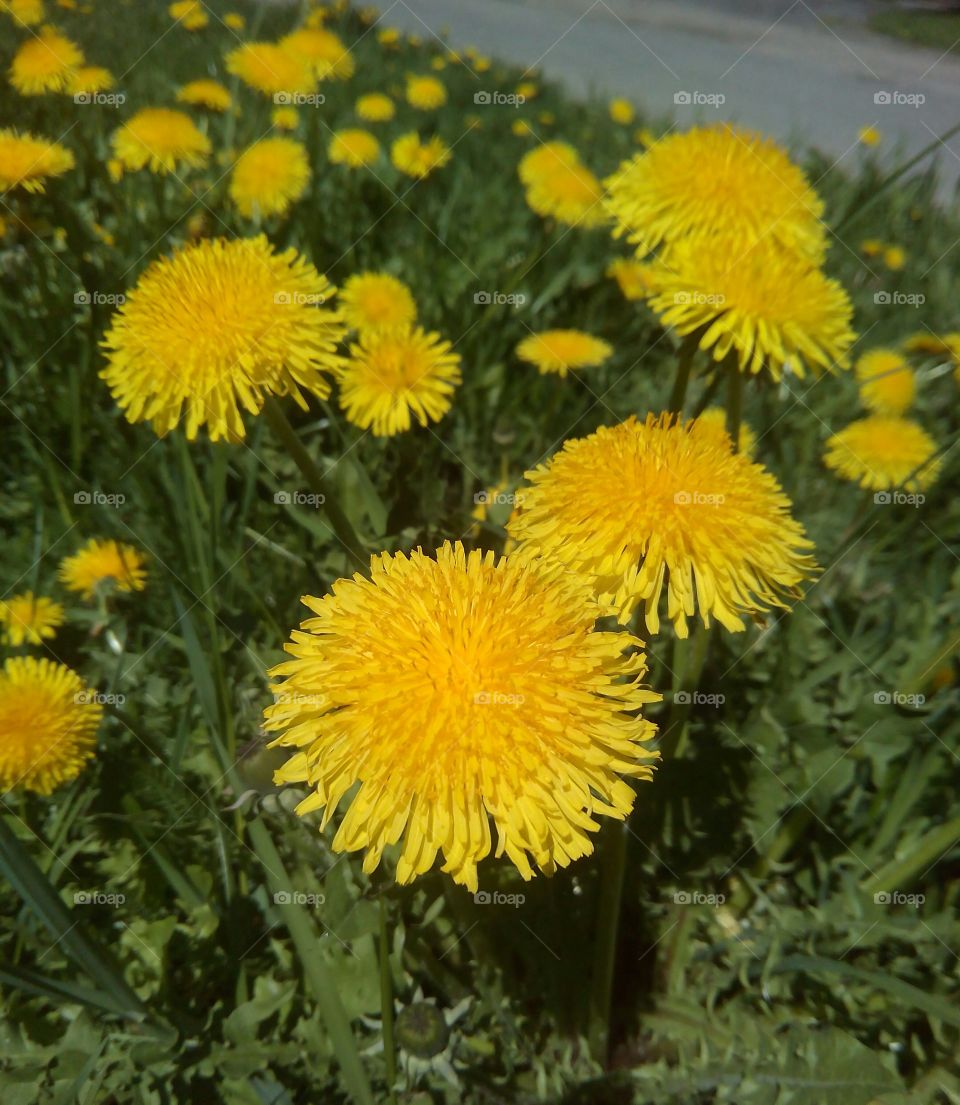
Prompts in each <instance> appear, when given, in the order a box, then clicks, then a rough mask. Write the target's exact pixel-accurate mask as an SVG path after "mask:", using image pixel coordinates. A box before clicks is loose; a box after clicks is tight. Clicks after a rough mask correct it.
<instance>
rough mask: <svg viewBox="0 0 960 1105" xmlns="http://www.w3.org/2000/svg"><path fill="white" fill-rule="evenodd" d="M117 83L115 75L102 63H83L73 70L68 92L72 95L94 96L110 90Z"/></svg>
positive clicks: (68, 82)
mask: <svg viewBox="0 0 960 1105" xmlns="http://www.w3.org/2000/svg"><path fill="white" fill-rule="evenodd" d="M116 83H117V82H116V78H115V77H114V75H113V74H112V73H111V72H110V70H109V69H104V68H103V66H102V65H81V66H80V68H79V69H74V70H73V71H72V72H71V74H70V79H69V80H68V81H67V92H69V93H70V95H71V96H83V95H87V96H93V95H95V94H96V93H97V92H109V91H110V89H111V88H113V87H115V85H116Z"/></svg>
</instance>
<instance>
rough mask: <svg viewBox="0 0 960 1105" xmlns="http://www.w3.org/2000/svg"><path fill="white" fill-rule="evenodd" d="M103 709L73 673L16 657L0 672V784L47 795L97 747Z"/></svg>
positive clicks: (76, 772)
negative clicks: (98, 729)
mask: <svg viewBox="0 0 960 1105" xmlns="http://www.w3.org/2000/svg"><path fill="white" fill-rule="evenodd" d="M102 714H103V707H102V706H101V705H100V703H99V702H98V701H97V698H96V695H95V693H94V692H93V691H91V690H89V689H88V688H87V686H86V685H85V683H84V682H83V680H82V679H81V678H80V676H79V675H77V673H76V672H75V671H72V670H71V669H70V668H68V667H65V666H64V665H63V664H55V663H53V661H51V660H46V659H43V660H36V659H34V658H33V657H32V656H23V657H14V658H11V659H9V660H7V662H6V663H5V664H4V665H3V669H2V670H0V788H2V789H3V790H4V791H11V790H13V789H15V788H16V787H22V788H23V789H24V790H29V791H32V792H33V793H34V794H42V795H46V794H51V793H52V792H53V791H55V790H56V789H57V787H59V786H62V785H63V784H64V783H68V782H70V780H71V779H75V778H76V777H77V776H78V775H79V774H80V772H81V771H82V770H83V767H84V765H85V764H86V763H87V761H88V760H90V759H91V758H92V757H93V755H94V752H95V751H96V747H97V728H98V726H99V725H100V718H101V716H102Z"/></svg>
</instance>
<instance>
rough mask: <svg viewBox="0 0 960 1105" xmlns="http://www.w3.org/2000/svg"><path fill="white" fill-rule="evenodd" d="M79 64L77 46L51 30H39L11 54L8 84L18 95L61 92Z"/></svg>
mask: <svg viewBox="0 0 960 1105" xmlns="http://www.w3.org/2000/svg"><path fill="white" fill-rule="evenodd" d="M81 65H83V52H82V51H81V49H80V47H79V46H77V45H76V43H74V42H71V41H70V39H69V38H67V37H66V35H62V34H60V32H59V31H57V30H55V29H54V28H53V27H43V28H41V30H40V32H39V33H38V34H34V35H32V36H31V37H30V38H29V39H28V40H27V41H26V42H24V43H23V45H22V46H21V47H20V49H19V50H17V52H16V53H15V54H14V55H13V61H12V62H11V63H10V83H11V84H12V85H13V87H14V88H15V89H16V90H17V91H18V92H19V93H20V94H21V95H22V96H39V95H41V94H42V93H44V92H63V91H65V90H66V88H67V86H68V84H69V83H70V78H71V77H72V75H73V71H74V70H75V69H78V68H79V67H80V66H81Z"/></svg>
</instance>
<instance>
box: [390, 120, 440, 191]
mask: <svg viewBox="0 0 960 1105" xmlns="http://www.w3.org/2000/svg"><path fill="white" fill-rule="evenodd" d="M452 156H453V155H452V153H451V151H450V147H449V146H448V145H447V144H446V142H444V141H443V139H442V138H440V137H438V136H437V135H433V137H432V138H428V139H427V140H426V141H425V142H421V141H420V135H419V134H417V132H416V131H411V132H410V133H409V134H402V135H401V136H400V137H399V138H397V139H396V140H395V141H394V143H393V145H392V146H391V147H390V160H391V161H392V162H393V165H394V168H396V169H399V170H400V172H401V173H406V174H407V176H411V177H414V178H415V179H417V180H422V179H423V178H424V177H427V176H429V175H430V174H431V173H432V172H433V171H434V170H435V169H442V168H443V167H444V165H446V164H447V162H448V161H449V160H450V158H451V157H452Z"/></svg>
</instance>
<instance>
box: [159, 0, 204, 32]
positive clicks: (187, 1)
mask: <svg viewBox="0 0 960 1105" xmlns="http://www.w3.org/2000/svg"><path fill="white" fill-rule="evenodd" d="M167 12H168V13H169V15H170V18H171V19H175V20H176V21H177V22H178V23H179V24H180V26H181V27H183V28H184V29H185V30H187V31H201V30H203V28H204V27H206V25H207V24H208V23H209V22H210V17H209V16H208V15H207V9H206V8H205V7H204V6H203V4H201V3H200V0H176V2H175V3H173V4H171V5H170V7H169V8H167Z"/></svg>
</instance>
